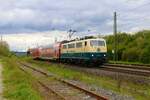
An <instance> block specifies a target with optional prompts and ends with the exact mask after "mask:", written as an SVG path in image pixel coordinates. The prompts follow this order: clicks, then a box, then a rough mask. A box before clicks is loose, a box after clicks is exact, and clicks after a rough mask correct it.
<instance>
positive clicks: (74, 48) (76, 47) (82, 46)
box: [61, 39, 107, 53]
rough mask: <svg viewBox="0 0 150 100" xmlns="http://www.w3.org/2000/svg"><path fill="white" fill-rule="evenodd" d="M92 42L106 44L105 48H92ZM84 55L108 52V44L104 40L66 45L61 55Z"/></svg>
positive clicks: (83, 41)
mask: <svg viewBox="0 0 150 100" xmlns="http://www.w3.org/2000/svg"><path fill="white" fill-rule="evenodd" d="M92 40H97V41H98V40H99V41H102V42H104V45H103V46H92V45H91V41H92ZM82 52H83V53H84V52H102V53H103V52H107V47H106V42H105V40H104V39H87V40H79V41H73V42H69V43H64V44H63V45H62V47H61V53H82Z"/></svg>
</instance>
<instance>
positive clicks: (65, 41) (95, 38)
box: [61, 37, 104, 44]
mask: <svg viewBox="0 0 150 100" xmlns="http://www.w3.org/2000/svg"><path fill="white" fill-rule="evenodd" d="M97 39H98V40H104V39H103V38H97V37H94V38H93V37H92V38H81V39H73V40H70V41H67V40H64V41H62V42H61V43H62V44H63V43H70V42H74V41H82V40H97Z"/></svg>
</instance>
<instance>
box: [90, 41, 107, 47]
mask: <svg viewBox="0 0 150 100" xmlns="http://www.w3.org/2000/svg"><path fill="white" fill-rule="evenodd" d="M90 45H91V46H105V42H104V41H102V40H91V41H90Z"/></svg>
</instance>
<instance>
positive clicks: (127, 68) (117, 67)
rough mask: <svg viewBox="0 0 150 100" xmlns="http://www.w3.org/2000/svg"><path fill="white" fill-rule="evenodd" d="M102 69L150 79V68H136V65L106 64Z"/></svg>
mask: <svg viewBox="0 0 150 100" xmlns="http://www.w3.org/2000/svg"><path fill="white" fill-rule="evenodd" d="M101 67H102V68H101V69H102V70H108V71H114V72H120V73H128V74H133V75H139V76H145V77H150V68H149V67H144V66H135V65H122V64H105V65H103V66H101Z"/></svg>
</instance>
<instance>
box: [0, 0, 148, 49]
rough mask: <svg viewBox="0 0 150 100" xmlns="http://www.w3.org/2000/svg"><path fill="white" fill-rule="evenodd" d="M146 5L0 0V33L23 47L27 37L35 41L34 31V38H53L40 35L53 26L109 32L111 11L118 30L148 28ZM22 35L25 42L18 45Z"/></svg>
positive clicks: (141, 1) (118, 0) (135, 0)
mask: <svg viewBox="0 0 150 100" xmlns="http://www.w3.org/2000/svg"><path fill="white" fill-rule="evenodd" d="M149 5H150V2H149V0H114V1H112V0H0V33H3V34H6V36H5V37H7V41H14V42H13V43H15V44H13V43H12V42H9V43H10V46H11V49H13V50H17V49H18V50H25V48H26V47H27V46H26V45H27V44H30V43H28V41H30V42H31V44H33V45H35V42H33V41H31V40H30V38H31V36H32V34H33V35H35V33H36V34H38V33H41V34H38V35H35V36H34V37H33V40H34V41H38V40H40V41H48V40H49V39H50V40H51V41H53V40H54V38H48V39H47V40H46V39H45V38H46V37H42V38H40V37H41V36H43V35H42V34H44V33H45V32H48V31H50V30H52V29H55V30H58V31H60V32H62V31H63V32H64V31H67V30H69V29H70V28H72V29H75V30H77V33H76V35H77V36H83V35H88V34H91V33H94V34H98V33H102V34H108V33H112V28H113V26H112V24H113V12H114V11H117V15H118V30H119V31H125V32H130V31H135V30H142V29H145V28H146V29H149V26H150V19H149V16H150V12H149V9H150V6H149ZM87 30H91V32H87ZM19 34H22V35H23V34H24V36H20V35H19ZM55 34H56V33H55ZM44 35H47V34H46V33H45V34H44ZM22 37H25V40H26V41H27V42H26V43H24V45H21V46H20V45H19V44H18V43H19V41H23V39H24V38H22ZM18 38H21V39H18ZM17 41H18V42H17ZM22 43H23V42H22ZM40 43H43V42H40ZM44 43H45V42H44Z"/></svg>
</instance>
